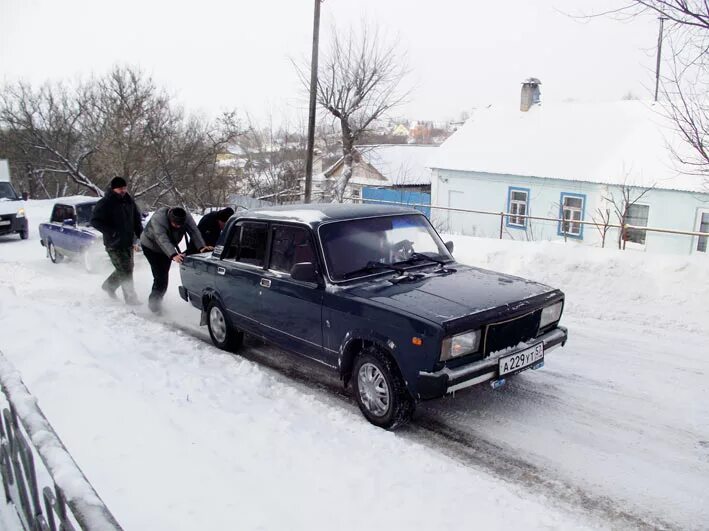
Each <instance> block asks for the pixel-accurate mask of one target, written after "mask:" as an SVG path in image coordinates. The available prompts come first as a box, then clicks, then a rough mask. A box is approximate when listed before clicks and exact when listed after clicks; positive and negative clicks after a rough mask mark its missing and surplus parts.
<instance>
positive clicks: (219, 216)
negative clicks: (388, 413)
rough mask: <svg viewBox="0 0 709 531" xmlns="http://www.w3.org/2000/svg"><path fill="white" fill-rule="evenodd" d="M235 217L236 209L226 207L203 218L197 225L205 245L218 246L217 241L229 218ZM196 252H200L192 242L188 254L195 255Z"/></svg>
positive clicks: (188, 247)
mask: <svg viewBox="0 0 709 531" xmlns="http://www.w3.org/2000/svg"><path fill="white" fill-rule="evenodd" d="M233 215H234V209H233V208H231V207H226V208H223V209H221V210H215V211H214V212H210V213H209V214H205V215H204V216H202V219H200V220H199V223H197V228H198V229H199V233H200V234H201V235H202V239H203V240H204V244H205V245H208V246H210V247H214V246H215V245H217V240H219V236H220V235H221V233H222V231H223V230H224V226H225V225H226V222H227V221H229V218H230V217H231V216H233ZM196 252H199V251H198V249H197V247H196V246H195V245H194V244H193V243H192V241H190V243H189V244H188V245H187V254H194V253H196Z"/></svg>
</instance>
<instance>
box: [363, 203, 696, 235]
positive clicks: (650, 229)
mask: <svg viewBox="0 0 709 531" xmlns="http://www.w3.org/2000/svg"><path fill="white" fill-rule="evenodd" d="M357 201H358V202H362V203H384V204H389V205H397V206H407V207H414V208H417V207H418V208H431V209H437V210H446V211H449V212H462V213H467V214H485V215H491V216H499V217H500V239H502V236H503V234H504V227H505V218H508V219H509V218H523V219H529V220H538V221H552V222H555V223H568V224H579V225H593V226H595V227H596V228H598V229H621V230H622V231H623V233H624V234H625V233H626V231H628V230H642V231H647V232H659V233H665V234H678V235H684V236H698V237H705V238H709V232H697V231H685V230H676V229H664V228H659V227H643V226H640V225H630V224H627V223H626V224H623V225H620V224H616V223H598V222H596V221H581V220H578V221H577V220H571V219H563V218H551V217H544V216H528V215H524V214H512V213H510V212H502V211H500V212H496V211H492V210H470V209H465V208H453V207H443V206H436V205H426V204H421V203H400V202H397V201H384V200H381V199H360V198H357ZM567 234H569V235H572V233H571V232H568V233H567Z"/></svg>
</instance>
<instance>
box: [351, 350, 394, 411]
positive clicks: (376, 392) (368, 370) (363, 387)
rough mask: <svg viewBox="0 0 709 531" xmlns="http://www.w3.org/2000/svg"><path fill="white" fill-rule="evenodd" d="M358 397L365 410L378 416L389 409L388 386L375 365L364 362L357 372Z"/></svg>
mask: <svg viewBox="0 0 709 531" xmlns="http://www.w3.org/2000/svg"><path fill="white" fill-rule="evenodd" d="M357 384H358V385H357V387H358V388H359V397H360V399H361V400H362V404H364V407H366V408H367V411H369V412H370V413H372V414H373V415H376V416H378V417H381V416H384V415H385V414H386V413H387V411H388V410H389V386H388V385H387V381H386V378H384V375H383V374H382V371H380V370H379V369H378V368H377V366H376V365H374V364H372V363H365V364H364V365H362V366H361V367H360V368H359V373H358V374H357Z"/></svg>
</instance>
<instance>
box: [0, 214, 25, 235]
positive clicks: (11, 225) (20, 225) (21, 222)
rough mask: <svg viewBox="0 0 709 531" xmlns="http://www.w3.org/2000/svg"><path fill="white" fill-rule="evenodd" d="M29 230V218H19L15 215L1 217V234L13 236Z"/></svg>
mask: <svg viewBox="0 0 709 531" xmlns="http://www.w3.org/2000/svg"><path fill="white" fill-rule="evenodd" d="M26 230H27V218H26V217H25V216H21V217H17V215H15V214H3V215H1V216H0V234H12V233H15V232H23V231H26Z"/></svg>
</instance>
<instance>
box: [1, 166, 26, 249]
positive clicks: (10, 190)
mask: <svg viewBox="0 0 709 531" xmlns="http://www.w3.org/2000/svg"><path fill="white" fill-rule="evenodd" d="M13 233H17V234H19V235H20V238H22V239H23V240H26V239H27V237H28V236H29V230H28V223H27V216H25V202H24V201H23V200H22V198H21V197H20V196H19V195H18V193H17V191H16V190H15V188H14V187H13V186H12V182H10V165H9V164H8V163H7V161H6V160H0V236H2V235H5V234H13Z"/></svg>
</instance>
